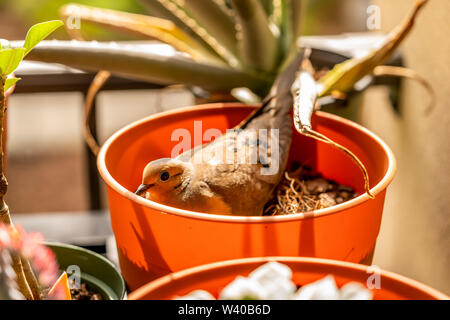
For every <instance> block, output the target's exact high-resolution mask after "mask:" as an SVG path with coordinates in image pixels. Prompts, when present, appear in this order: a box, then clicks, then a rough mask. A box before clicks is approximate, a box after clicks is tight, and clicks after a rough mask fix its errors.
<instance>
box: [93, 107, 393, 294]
mask: <svg viewBox="0 0 450 320" xmlns="http://www.w3.org/2000/svg"><path fill="white" fill-rule="evenodd" d="M254 108H255V106H246V105H242V104H237V103H235V104H210V105H201V106H196V107H189V108H183V109H179V110H176V111H171V112H166V113H161V114H157V115H154V116H151V117H148V118H146V119H143V120H141V121H138V122H135V123H133V124H131V125H129V126H128V127H126V128H124V129H122V130H120V131H119V132H117V133H116V134H114V135H113V136H112V137H111V138H110V139H109V140H108V141H107V142H106V143H105V144H104V146H103V147H102V149H101V152H100V154H99V158H98V167H99V170H100V173H101V175H102V177H103V179H104V180H105V182H106V183H107V186H108V198H109V205H110V212H111V223H112V228H113V231H114V235H115V238H116V243H117V248H118V254H119V260H120V266H121V270H122V274H123V276H124V278H125V280H126V282H127V284H128V286H129V287H130V289H132V290H133V289H136V288H138V287H140V286H141V285H143V284H144V283H147V282H149V281H151V280H153V279H155V278H158V277H160V276H162V275H165V274H167V273H170V272H173V271H179V270H182V269H186V268H189V267H193V266H197V265H202V264H206V263H211V262H215V261H223V260H229V259H238V258H246V257H257V256H309V257H320V258H329V259H335V260H345V261H350V262H365V263H370V262H371V257H372V255H373V250H374V248H375V243H376V239H377V236H378V233H379V229H380V224H381V216H382V212H383V205H384V198H385V192H386V188H387V186H388V185H389V183H390V182H391V180H392V178H393V176H394V173H395V159H394V156H393V154H392V152H391V150H390V149H389V147H388V146H387V145H386V144H385V143H384V142H383V141H381V140H380V139H379V138H378V137H377V136H375V135H374V134H373V133H371V132H370V131H368V130H367V129H365V128H363V127H361V126H359V125H357V124H355V123H353V122H351V121H348V120H345V119H343V118H340V117H337V116H334V115H331V114H327V113H323V112H317V113H316V114H315V115H314V117H313V125H314V128H315V129H316V130H318V131H319V132H321V133H324V134H326V135H327V136H329V137H330V138H332V139H334V140H335V141H337V142H339V143H340V144H342V145H344V146H346V147H347V148H349V149H350V150H352V151H353V152H354V153H355V154H356V155H357V156H358V157H359V158H360V159H361V160H362V161H363V162H364V164H365V165H366V167H367V169H368V172H369V176H370V179H371V190H372V193H373V194H374V195H376V198H375V199H374V200H371V199H370V198H369V197H368V196H367V195H366V194H365V193H364V190H363V178H362V176H361V172H360V170H359V169H358V167H357V166H356V165H355V164H354V163H353V162H352V161H351V160H350V159H349V158H348V157H347V156H346V155H344V154H343V153H342V152H340V151H338V150H336V149H333V148H331V147H330V146H328V145H324V144H322V143H317V142H316V141H313V140H311V139H308V138H305V137H303V136H301V135H299V134H296V133H295V134H294V137H293V142H292V147H291V154H290V161H293V160H297V161H299V162H301V163H304V164H307V165H308V166H311V167H314V168H315V169H316V170H318V171H319V172H321V173H322V174H323V175H324V176H325V177H326V178H330V179H334V180H336V181H338V182H339V183H342V184H346V185H350V186H352V187H354V188H355V189H356V191H358V192H359V193H360V194H361V195H360V196H358V197H356V198H354V199H353V200H351V201H348V202H346V203H343V204H340V205H337V206H334V207H331V208H327V209H321V210H317V211H314V212H310V213H305V214H295V215H286V216H275V217H230V216H221V215H209V214H205V213H196V212H191V211H186V210H180V209H175V208H172V207H168V206H165V205H161V204H159V203H156V202H152V201H149V200H146V199H143V198H141V197H138V196H136V195H135V194H134V193H133V191H134V190H136V188H137V186H139V184H140V182H141V174H142V170H143V168H144V167H145V165H146V164H147V163H148V162H149V161H151V160H154V159H158V158H163V157H169V156H170V154H171V150H172V148H173V147H174V146H175V145H177V144H178V143H179V141H178V140H177V141H171V135H172V133H173V132H174V130H176V129H180V128H182V129H187V131H188V132H189V133H190V135H191V137H192V141H193V145H192V146H194V144H195V145H197V144H199V143H203V142H204V141H202V133H203V132H204V131H205V130H207V129H210V128H217V129H220V130H221V131H225V130H226V129H228V128H231V127H233V126H235V125H236V124H238V123H239V122H240V121H241V120H242V119H244V118H245V117H246V116H247V115H248V114H249V113H250V112H251V111H252V110H254ZM194 121H202V128H201V130H200V138H198V136H199V132H194V131H195V130H194ZM197 125H198V123H197ZM197 131H198V127H197Z"/></svg>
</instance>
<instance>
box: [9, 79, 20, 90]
mask: <svg viewBox="0 0 450 320" xmlns="http://www.w3.org/2000/svg"><path fill="white" fill-rule="evenodd" d="M19 80H21V78H8V79H6V81H5V92H6V91H8V89H9V88H11V87H12V86H13V85H15V84H16V83H17V81H19Z"/></svg>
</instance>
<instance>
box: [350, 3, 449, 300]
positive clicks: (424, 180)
mask: <svg viewBox="0 0 450 320" xmlns="http://www.w3.org/2000/svg"><path fill="white" fill-rule="evenodd" d="M413 2H414V1H411V0H395V1H392V0H375V1H373V3H374V4H376V5H379V6H380V9H381V17H382V30H383V31H386V32H387V31H389V30H391V29H392V28H393V27H394V26H395V25H396V24H397V23H398V22H399V21H400V19H402V18H403V17H404V16H405V14H406V13H407V12H408V10H409V9H410V7H411V5H412V3H413ZM449 19H450V1H448V0H430V3H429V4H428V5H427V7H426V8H425V9H424V11H423V12H422V14H421V15H420V17H419V19H418V21H417V25H416V27H415V28H414V30H413V32H412V33H411V35H410V36H409V37H408V38H407V39H406V41H405V42H404V45H403V46H402V52H403V55H404V58H405V63H406V66H407V67H409V68H411V69H413V70H415V71H417V72H418V73H420V74H421V75H422V76H423V77H425V78H426V79H427V80H428V81H429V82H430V83H431V85H432V86H433V88H434V90H435V91H436V98H437V103H436V105H435V106H434V110H433V112H432V114H431V115H430V116H428V117H425V116H424V110H425V109H426V107H427V105H428V104H429V102H430V97H429V96H428V94H427V93H426V91H425V90H424V89H423V88H422V87H421V86H420V85H418V84H417V83H414V82H411V81H409V80H406V81H404V82H403V85H404V86H403V91H402V92H401V104H400V112H399V113H396V112H395V111H394V110H393V109H392V107H391V106H390V104H389V103H388V99H387V91H386V90H385V89H383V88H373V89H371V90H369V91H368V92H367V93H366V94H365V95H364V98H363V103H362V106H363V107H362V109H361V113H360V116H359V119H360V122H361V123H363V124H364V125H365V126H366V127H368V128H369V129H371V130H373V131H375V132H376V133H377V134H379V135H380V136H381V137H382V138H383V139H384V140H385V141H386V142H387V143H388V144H389V145H390V146H391V148H392V149H393V151H394V153H395V155H396V157H397V160H398V172H397V176H396V177H395V179H394V183H393V185H392V186H391V187H390V189H389V190H388V195H387V201H386V204H385V212H384V215H383V223H382V227H381V233H380V236H379V240H378V244H377V249H376V253H375V260H374V263H375V264H377V265H379V266H381V267H383V268H385V269H388V270H392V271H396V272H399V273H401V274H404V275H406V276H410V277H412V278H414V279H417V280H419V281H423V282H424V283H427V284H429V285H431V286H433V287H435V288H438V289H441V290H442V291H444V292H446V293H447V294H449V293H450V143H449V139H450V99H449V97H450V28H449Z"/></svg>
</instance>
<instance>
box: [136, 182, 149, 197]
mask: <svg viewBox="0 0 450 320" xmlns="http://www.w3.org/2000/svg"><path fill="white" fill-rule="evenodd" d="M151 186H152V185H151V184H141V185H140V186H139V188H137V190H136V192H135V194H137V195H138V196H141V195H142V194H143V193H145V192H146V191H147V190H148V189H150V187H151Z"/></svg>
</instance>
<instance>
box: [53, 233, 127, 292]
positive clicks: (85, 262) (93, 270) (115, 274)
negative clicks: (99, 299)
mask: <svg viewBox="0 0 450 320" xmlns="http://www.w3.org/2000/svg"><path fill="white" fill-rule="evenodd" d="M45 245H46V246H47V247H49V248H50V249H51V250H52V251H53V252H54V253H55V255H56V259H57V260H58V263H59V267H60V269H61V270H66V269H67V268H68V267H69V266H71V265H75V266H78V267H79V268H80V271H81V281H82V282H84V283H86V284H87V285H88V286H89V287H90V288H92V289H93V290H95V291H97V292H99V293H100V294H101V295H102V296H103V298H104V299H107V300H122V299H123V298H124V297H125V293H126V287H125V281H124V280H123V278H122V275H121V274H120V272H119V271H118V270H117V268H116V267H115V266H114V265H113V264H112V263H111V262H110V261H109V260H108V259H106V258H105V257H103V256H101V255H99V254H97V253H95V252H93V251H90V250H87V249H84V248H80V247H76V246H72V245H68V244H64V243H56V242H46V243H45Z"/></svg>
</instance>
